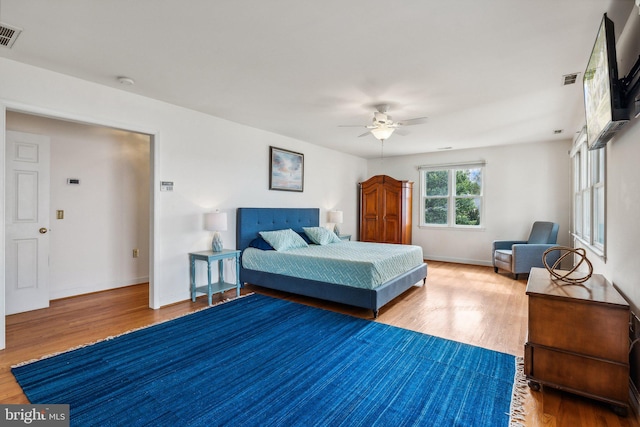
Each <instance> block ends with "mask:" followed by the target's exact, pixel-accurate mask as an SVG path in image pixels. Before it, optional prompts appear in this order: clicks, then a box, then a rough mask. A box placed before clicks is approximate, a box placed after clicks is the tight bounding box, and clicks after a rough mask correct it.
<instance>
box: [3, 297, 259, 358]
mask: <svg viewBox="0 0 640 427" xmlns="http://www.w3.org/2000/svg"><path fill="white" fill-rule="evenodd" d="M249 295H253V292H250V293H247V294H245V295H240V296H239V297H235V298H226V299H224V300H222V301H218V302H217V303H215V304H212V305H210V306H207V307H203V308H200V309H198V310H194V311H190V312H188V313H184V314H181V315H179V316H176V317H172V318H170V319H165V320H162V321H160V322H157V323H153V324H151V325H145V326H140V327H139V328H133V329H129V330H128V331H125V332H122V333H121V334H117V335H110V336H108V337H105V338H101V339H99V340H95V341H92V342H88V343H85V344H80V345H77V346H75V347H70V348H67V349H66V350H62V351H57V352H55V353H50V354H47V355H45V356H42V357H38V358H34V359H30V360H25V361H24V362H20V363H18V364H16V365H12V366H11V368H19V367H20V366H24V365H28V364H30V363H34V362H38V361H40V360H45V359H49V358H51V357H54V356H58V355H60V354H63V353H68V352H70V351H73V350H77V349H79V348H83V347H89V346H91V345H94V344H97V343H99V342H103V341H109V340H112V339H114V338H118V337H121V336H123V335H127V334H130V333H132V332H136V331H140V330H142V329H147V328H150V327H151V326H155V325H161V324H163V323H166V322H171V321H172V320H176V319H180V318H181V317H186V316H189V315H191V314H195V313H198V312H200V311H203V310H208V309H210V308H213V307H216V306H218V305H222V304H226V303H228V302H231V301H235V300H238V299H241V298H244V297H248V296H249Z"/></svg>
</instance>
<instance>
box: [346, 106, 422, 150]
mask: <svg viewBox="0 0 640 427" xmlns="http://www.w3.org/2000/svg"><path fill="white" fill-rule="evenodd" d="M375 108H376V110H377V111H376V112H375V113H373V123H372V124H370V125H364V126H363V125H341V127H365V128H367V129H369V130H368V131H367V132H365V133H363V134H362V135H359V137H362V136H367V135H369V134H371V135H373V136H374V137H375V138H376V139H378V140H380V141H382V142H384V141H385V140H386V139H388V138H389V137H390V136H391V134H393V132H394V131H395V130H396V129H398V128H400V127H403V126H412V125H419V124H422V123H425V122H426V121H427V118H426V117H417V118H415V119H408V120H399V121H397V122H394V121H393V120H392V119H391V116H389V115H388V114H387V111H389V104H378V105H375Z"/></svg>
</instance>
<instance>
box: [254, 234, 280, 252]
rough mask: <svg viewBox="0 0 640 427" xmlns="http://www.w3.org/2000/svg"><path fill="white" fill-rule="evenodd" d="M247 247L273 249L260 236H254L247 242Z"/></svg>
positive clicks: (264, 249)
mask: <svg viewBox="0 0 640 427" xmlns="http://www.w3.org/2000/svg"><path fill="white" fill-rule="evenodd" d="M249 247H251V248H256V249H261V250H263V251H273V250H275V249H273V246H271V245H270V244H268V243H267V242H266V241H265V240H264V239H263V238H262V237H261V236H258V237H256V238H255V239H253V240H252V241H251V242H250V243H249Z"/></svg>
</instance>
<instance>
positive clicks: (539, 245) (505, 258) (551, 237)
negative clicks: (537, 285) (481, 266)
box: [492, 221, 560, 279]
mask: <svg viewBox="0 0 640 427" xmlns="http://www.w3.org/2000/svg"><path fill="white" fill-rule="evenodd" d="M557 239H558V224H556V223H553V222H546V221H536V222H534V223H533V227H532V228H531V233H530V235H529V239H528V240H495V241H494V242H493V244H492V252H493V253H492V260H493V267H494V270H495V271H496V272H497V271H498V269H499V268H501V269H503V270H507V271H509V272H511V273H513V274H515V276H516V279H517V278H518V274H520V273H529V271H531V267H544V263H543V261H542V254H543V253H544V251H546V250H547V249H549V248H550V247H552V246H555V244H556V241H557ZM559 256H560V253H559V252H557V251H556V252H552V253H551V254H549V255H548V256H547V263H548V264H549V265H552V264H553V263H555V262H556V261H557V259H558V258H559Z"/></svg>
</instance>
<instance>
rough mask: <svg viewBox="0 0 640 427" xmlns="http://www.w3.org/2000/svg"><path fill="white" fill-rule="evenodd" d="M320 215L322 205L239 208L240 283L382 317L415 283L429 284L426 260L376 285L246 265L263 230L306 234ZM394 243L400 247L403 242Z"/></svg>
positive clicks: (237, 242)
mask: <svg viewBox="0 0 640 427" xmlns="http://www.w3.org/2000/svg"><path fill="white" fill-rule="evenodd" d="M319 218H320V209H318V208H238V210H237V218H236V220H237V222H236V245H237V249H239V250H241V251H242V255H241V258H240V259H241V261H240V282H241V283H249V284H253V285H257V286H262V287H265V288H270V289H275V290H279V291H285V292H290V293H293V294H298V295H304V296H309V297H314V298H319V299H323V300H328V301H333V302H338V303H342V304H348V305H352V306H356V307H362V308H366V309H370V310H372V312H373V317H374V318H377V317H378V312H379V310H380V308H381V307H382V306H384V305H385V304H387V303H388V302H390V301H391V300H393V299H394V298H396V297H397V296H399V295H400V294H402V293H404V292H405V291H406V290H407V289H409V288H411V287H412V286H414V285H415V284H417V283H419V282H422V284H424V283H425V280H426V277H427V265H426V264H425V263H424V262H423V261H422V259H420V262H419V263H418V265H414V266H411V267H408V268H406V269H405V270H404V271H402V272H400V273H399V274H397V275H395V276H394V277H393V278H391V279H389V280H386V281H385V282H383V283H382V284H380V285H375V287H372V288H367V287H366V286H365V287H362V286H359V287H358V286H353V285H346V284H338V283H331V282H328V281H326V280H316V279H309V278H303V277H293V276H290V275H285V274H279V273H273V272H267V271H260V270H254V269H250V268H245V266H244V265H243V261H242V257H243V256H244V255H245V250H247V249H249V250H250V251H254V250H255V248H253V247H251V246H253V245H254V244H253V242H255V239H256V238H257V237H258V236H259V233H260V232H264V231H273V230H283V229H292V230H294V231H296V232H299V233H303V228H304V227H319V223H320V222H319ZM353 243H356V242H353ZM374 245H375V244H374ZM393 246H396V247H399V245H393ZM421 253H422V252H421V250H420V254H421Z"/></svg>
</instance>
